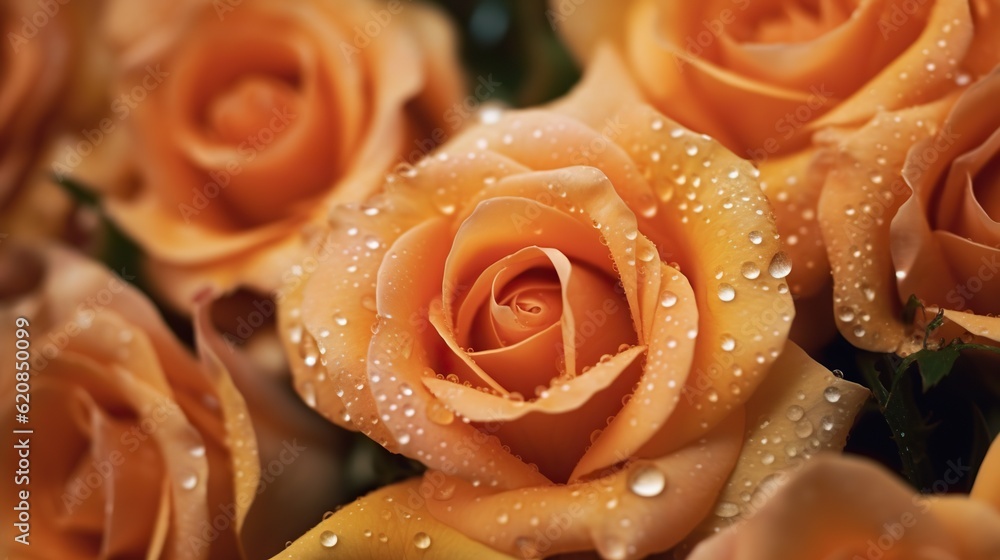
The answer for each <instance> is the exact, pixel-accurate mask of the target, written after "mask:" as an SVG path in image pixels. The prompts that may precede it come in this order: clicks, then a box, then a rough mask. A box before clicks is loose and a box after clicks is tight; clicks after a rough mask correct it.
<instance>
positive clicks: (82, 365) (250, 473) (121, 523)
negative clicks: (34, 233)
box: [4, 247, 257, 558]
mask: <svg viewBox="0 0 1000 560" xmlns="http://www.w3.org/2000/svg"><path fill="white" fill-rule="evenodd" d="M30 251H34V252H33V253H30V254H34V255H36V256H37V257H38V258H40V259H41V261H42V262H43V263H44V266H45V268H46V270H45V271H44V276H43V277H42V278H41V279H40V282H39V284H38V285H37V286H35V287H34V290H35V292H34V293H33V294H28V295H26V296H24V298H23V299H21V300H16V302H15V306H14V307H11V306H10V305H7V306H5V309H4V315H10V314H14V315H22V314H25V315H27V316H29V317H31V320H32V330H33V334H36V335H37V336H38V337H43V338H40V339H39V340H40V341H44V340H47V341H48V346H47V347H45V346H43V347H42V348H40V352H39V353H38V354H36V355H35V363H34V364H33V365H34V369H35V371H36V372H38V373H42V376H41V377H40V378H39V379H37V380H36V384H37V385H38V387H37V388H38V390H39V391H40V392H43V393H44V392H47V391H48V392H54V391H53V389H55V391H58V389H56V388H62V387H65V388H72V390H73V392H72V393H70V392H65V393H61V394H62V395H65V397H67V398H61V399H58V401H54V402H61V403H64V404H67V405H68V406H66V407H64V408H61V409H60V407H58V406H57V407H55V408H54V409H52V410H48V411H47V412H48V414H47V416H48V417H49V418H48V419H46V420H45V422H46V423H52V422H54V423H55V425H59V424H60V423H68V424H75V425H76V426H77V430H79V434H80V436H83V438H84V441H82V442H81V441H80V437H79V436H78V437H69V438H67V439H62V440H60V441H61V445H63V446H65V447H60V448H59V449H55V448H51V447H50V448H47V450H43V449H39V450H38V451H39V453H40V454H41V455H40V456H46V457H49V460H50V462H52V463H54V464H59V463H62V460H60V458H61V457H63V456H68V457H70V458H71V459H70V460H71V461H72V457H73V455H74V454H75V453H77V452H78V451H81V450H84V449H88V448H89V455H90V457H91V459H90V460H88V462H87V463H86V465H84V463H83V459H84V458H83V457H80V461H79V463H76V464H75V465H76V466H75V470H74V471H73V472H69V471H68V469H69V468H73V465H66V466H63V467H58V468H56V469H50V470H49V474H48V475H47V476H46V475H45V474H44V473H43V475H42V477H41V478H42V480H44V481H47V482H48V483H49V484H43V485H41V486H40V487H39V491H40V493H47V492H57V491H59V490H62V493H61V496H60V495H58V494H57V495H53V496H51V500H45V501H46V502H47V503H49V504H50V505H51V507H52V508H53V509H54V511H52V512H51V515H50V516H49V517H50V518H51V519H53V520H63V521H65V520H70V522H71V524H70V525H67V526H65V527H57V528H54V531H57V532H58V533H59V534H63V533H64V532H65V533H66V534H67V536H69V535H70V534H71V533H72V532H73V529H72V528H71V527H72V526H73V524H75V525H76V526H77V527H80V528H83V529H84V530H85V531H91V532H94V531H96V532H100V533H101V534H102V535H103V536H98V538H97V539H96V540H94V541H93V542H94V544H95V546H96V545H99V546H100V547H101V550H102V551H103V554H106V555H128V556H133V555H142V556H145V555H146V554H141V553H140V552H139V551H141V550H142V549H146V550H147V553H148V554H152V555H154V556H156V555H158V554H159V552H158V551H160V550H163V551H166V552H165V554H167V555H170V556H177V557H190V558H207V557H208V556H209V554H213V555H223V556H233V555H237V554H239V544H238V540H237V538H236V536H235V531H223V532H222V533H221V534H220V535H219V536H218V538H217V539H214V541H213V542H207V541H201V542H200V544H192V541H195V542H197V540H198V539H200V538H201V537H199V536H198V535H200V534H201V531H202V529H203V527H205V526H206V525H207V524H208V523H210V516H209V511H210V508H211V509H214V508H215V507H217V506H219V505H222V504H224V503H229V502H232V501H233V499H234V498H233V495H234V491H233V486H232V485H233V484H235V482H234V479H235V478H239V476H237V475H243V476H246V479H247V481H248V482H249V485H250V486H254V485H255V481H256V476H257V475H256V472H257V457H256V446H255V439H254V435H253V432H252V431H250V430H249V419H248V418H247V413H246V406H245V404H244V402H243V400H242V398H241V397H240V396H239V394H238V393H236V391H235V389H234V388H232V385H231V381H230V379H229V377H228V373H226V371H225V370H224V369H206V368H204V367H203V365H202V364H200V363H199V362H198V361H197V360H195V359H194V358H193V357H192V356H190V355H189V354H188V352H187V350H186V349H184V347H183V346H182V345H181V344H180V343H179V342H178V341H177V340H176V339H174V338H173V335H172V334H171V333H170V332H169V330H168V329H167V327H166V325H165V324H164V323H163V322H162V320H160V319H159V316H158V314H157V312H156V310H155V308H154V307H153V306H152V305H151V304H150V303H149V302H148V301H147V300H145V299H144V297H143V296H142V295H141V294H140V293H139V292H137V291H136V290H135V289H134V288H131V287H129V286H128V285H127V284H125V282H124V281H123V280H121V279H119V278H118V277H115V276H114V275H113V274H111V273H110V272H109V271H107V270H105V269H103V268H102V267H100V266H98V265H96V264H93V263H90V262H87V261H85V260H84V259H82V258H81V257H80V256H78V255H75V254H72V253H70V252H68V251H66V250H64V249H58V248H55V247H35V248H31V249H30ZM123 274H127V272H125V271H123ZM88 298H89V299H88ZM39 304H40V305H39ZM9 323H10V324H13V320H11V321H9ZM46 333H48V337H47V338H44V337H45V335H46ZM43 372H44V373H43ZM10 378H11V379H13V376H12V375H11V376H10ZM47 387H48V389H47ZM5 392H6V389H5ZM56 394H59V393H56ZM11 402H13V399H11ZM38 412H46V411H45V410H40V411H38ZM67 420H69V422H66V421H67ZM140 428H141V431H140ZM43 448H44V446H43ZM235 449H240V450H239V451H234V452H233V453H235V455H231V454H230V453H231V450H235ZM115 457H118V458H117V459H116V458H115ZM109 467H110V468H111V471H110V472H107V468H109ZM60 469H66V470H63V471H62V472H59V470H60ZM102 469H103V470H102ZM95 472H96V473H97V474H98V475H100V476H99V477H98V478H99V479H100V480H101V482H100V484H98V486H97V488H94V489H93V491H92V492H84V491H83V490H81V487H80V486H79V485H80V480H81V479H80V478H74V477H72V475H73V474H75V475H76V476H77V477H79V476H81V475H82V476H85V477H88V478H86V480H87V481H88V482H87V483H86V484H88V485H90V486H93V484H94V483H93V482H90V481H91V478H89V477H91V475H92V474H94V473H95ZM71 480H73V481H74V482H72V484H71ZM151 485H152V486H154V487H158V486H161V487H162V492H161V495H160V499H159V500H154V501H153V502H151V505H152V507H153V509H152V510H151V511H146V512H144V511H140V512H135V511H133V507H132V506H133V505H134V504H132V501H133V500H134V496H135V495H136V493H137V492H140V493H141V492H143V491H146V490H148V489H149V487H150V486H151ZM88 490H89V488H88ZM247 490H249V488H247ZM81 492H83V493H82V494H81ZM244 495H245V496H246V497H250V493H249V492H244ZM81 496H83V497H82V498H81ZM125 503H128V504H129V505H128V507H125V506H124V505H122V504H125ZM76 507H80V508H81V509H80V511H79V512H74V511H73V509H74V508H76ZM105 507H108V508H109V509H107V510H105ZM88 511H90V512H91V513H92V516H91V517H89V519H88V518H87V517H86V515H87V512H88ZM80 523H83V525H80ZM237 524H238V520H237ZM81 536H82V533H81ZM95 536H96V535H95ZM96 552H97V551H94V553H96Z"/></svg>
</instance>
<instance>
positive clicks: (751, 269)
mask: <svg viewBox="0 0 1000 560" xmlns="http://www.w3.org/2000/svg"><path fill="white" fill-rule="evenodd" d="M740 273H742V274H743V277H744V278H746V279H747V280H753V279H754V278H757V277H758V276H760V267H759V266H757V265H756V264H755V263H753V262H750V261H747V262H745V263H743V266H741V267H740Z"/></svg>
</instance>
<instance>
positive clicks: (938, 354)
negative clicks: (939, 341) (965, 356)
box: [915, 344, 962, 393]
mask: <svg viewBox="0 0 1000 560" xmlns="http://www.w3.org/2000/svg"><path fill="white" fill-rule="evenodd" d="M961 346H962V345H960V344H952V345H950V346H945V347H944V348H941V349H940V350H927V349H924V350H920V351H918V352H916V353H915V354H916V356H917V357H916V362H917V369H919V370H920V379H921V381H922V385H923V390H924V392H925V393H926V392H927V391H928V390H929V389H930V388H931V387H933V386H935V385H937V384H938V383H940V382H941V380H942V379H944V378H945V376H947V375H948V374H949V373H951V368H952V366H954V365H955V360H957V359H958V356H959V354H961V350H962V348H961Z"/></svg>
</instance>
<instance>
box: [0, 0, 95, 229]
mask: <svg viewBox="0 0 1000 560" xmlns="http://www.w3.org/2000/svg"><path fill="white" fill-rule="evenodd" d="M97 12H98V6H97V3H96V2H66V1H62V2H58V1H56V0H53V1H52V2H38V1H37V0H10V1H7V2H4V3H3V6H0V31H2V35H3V39H4V43H5V44H4V47H3V49H0V222H2V223H3V226H2V228H0V229H2V231H3V232H4V233H8V234H10V233H13V234H17V235H19V236H54V235H58V234H59V233H61V232H62V231H63V229H64V228H65V226H66V221H67V216H68V214H69V211H70V209H71V203H70V200H69V197H67V196H66V195H65V194H64V193H63V192H62V191H61V190H60V189H59V187H57V186H56V185H55V184H54V183H53V182H52V181H51V174H52V173H53V171H54V169H53V163H54V161H55V160H56V158H57V154H58V150H59V149H60V148H62V147H63V146H62V145H61V144H59V138H60V135H65V134H67V133H70V132H76V130H74V129H75V127H76V126H77V125H81V124H83V123H87V122H89V120H90V118H91V117H92V116H93V113H94V112H95V108H96V107H97V106H98V103H99V101H100V99H101V87H100V84H101V83H102V82H103V81H104V80H105V75H106V72H104V67H103V66H102V65H101V59H100V56H99V54H98V53H99V49H98V47H97V45H96V44H95V43H96V42H95V41H93V40H91V39H90V38H88V37H87V36H86V34H85V30H86V29H87V28H88V27H89V26H90V25H92V22H93V20H95V19H96V18H97V15H98V14H97Z"/></svg>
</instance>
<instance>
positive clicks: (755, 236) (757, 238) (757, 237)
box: [747, 230, 764, 245]
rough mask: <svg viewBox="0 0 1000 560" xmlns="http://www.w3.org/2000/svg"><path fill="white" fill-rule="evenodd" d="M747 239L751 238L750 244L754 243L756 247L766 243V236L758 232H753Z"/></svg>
mask: <svg viewBox="0 0 1000 560" xmlns="http://www.w3.org/2000/svg"><path fill="white" fill-rule="evenodd" d="M747 238H749V239H750V243H753V244H754V245H760V244H761V243H762V242H763V241H764V235H763V234H762V233H761V232H759V231H757V230H754V231H751V232H750V233H749V234H747Z"/></svg>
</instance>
